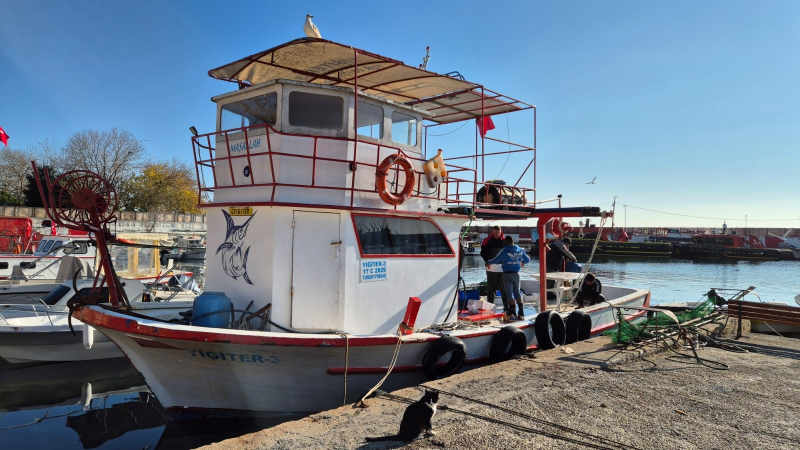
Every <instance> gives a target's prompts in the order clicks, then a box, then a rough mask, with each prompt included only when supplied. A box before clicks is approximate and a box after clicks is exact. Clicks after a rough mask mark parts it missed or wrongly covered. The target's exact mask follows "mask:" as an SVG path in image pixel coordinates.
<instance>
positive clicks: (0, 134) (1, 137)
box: [0, 127, 8, 147]
mask: <svg viewBox="0 0 800 450" xmlns="http://www.w3.org/2000/svg"><path fill="white" fill-rule="evenodd" d="M0 141H2V142H3V144H4V145H5V146H6V147H8V133H6V131H5V130H4V129H3V127H0Z"/></svg>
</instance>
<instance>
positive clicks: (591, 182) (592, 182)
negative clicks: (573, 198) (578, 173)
mask: <svg viewBox="0 0 800 450" xmlns="http://www.w3.org/2000/svg"><path fill="white" fill-rule="evenodd" d="M596 179H597V177H594V178H592V181H589V182H587V183H586V184H594V180H596Z"/></svg>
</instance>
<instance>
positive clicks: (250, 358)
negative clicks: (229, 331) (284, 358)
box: [189, 350, 281, 364]
mask: <svg viewBox="0 0 800 450" xmlns="http://www.w3.org/2000/svg"><path fill="white" fill-rule="evenodd" d="M189 351H190V352H192V356H194V357H198V356H199V357H201V358H208V359H220V360H222V361H228V360H230V361H234V362H243V363H261V364H264V363H272V364H278V363H279V362H281V360H280V359H279V358H278V357H277V356H275V355H270V356H262V355H243V354H239V353H222V352H219V353H217V352H204V351H202V350H189Z"/></svg>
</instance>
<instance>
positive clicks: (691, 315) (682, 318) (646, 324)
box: [603, 294, 716, 344]
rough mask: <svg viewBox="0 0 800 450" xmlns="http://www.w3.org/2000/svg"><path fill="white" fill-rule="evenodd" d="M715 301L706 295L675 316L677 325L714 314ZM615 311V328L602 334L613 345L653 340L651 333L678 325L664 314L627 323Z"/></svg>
mask: <svg viewBox="0 0 800 450" xmlns="http://www.w3.org/2000/svg"><path fill="white" fill-rule="evenodd" d="M715 300H716V297H715V296H714V295H713V294H711V295H707V296H706V298H705V300H704V301H701V302H699V303H698V304H697V305H695V307H694V308H692V309H690V310H688V311H685V312H682V313H677V314H675V316H676V317H677V318H678V322H679V323H684V322H688V321H690V320H693V319H699V318H701V317H705V316H707V315H709V314H711V313H712V312H714V307H715ZM617 311H618V315H617V322H618V326H617V328H616V329H611V330H608V331H606V332H604V333H603V335H605V336H610V337H611V341H612V342H614V343H615V344H619V343H627V342H630V341H632V340H633V339H636V338H640V339H649V338H653V337H655V335H654V334H653V333H652V332H651V331H655V330H656V329H660V331H662V332H663V331H665V330H664V329H665V328H667V327H676V326H677V325H678V324H676V323H675V321H674V320H672V318H671V317H669V316H667V315H666V314H652V315H648V316H647V317H645V318H636V319H633V321H632V322H629V321H628V320H627V319H626V318H625V316H624V315H623V313H622V310H617Z"/></svg>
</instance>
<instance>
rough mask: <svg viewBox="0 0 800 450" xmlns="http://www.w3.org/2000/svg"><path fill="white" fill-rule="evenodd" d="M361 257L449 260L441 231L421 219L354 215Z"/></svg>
mask: <svg viewBox="0 0 800 450" xmlns="http://www.w3.org/2000/svg"><path fill="white" fill-rule="evenodd" d="M353 221H354V223H355V227H356V236H358V243H359V246H360V248H361V256H384V255H427V256H445V255H446V256H451V255H453V249H452V247H450V242H449V241H448V240H447V236H445V235H444V233H443V232H442V230H440V229H439V227H437V226H436V224H435V223H433V222H432V221H430V220H426V219H421V218H405V217H387V216H369V215H356V214H354V215H353Z"/></svg>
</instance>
